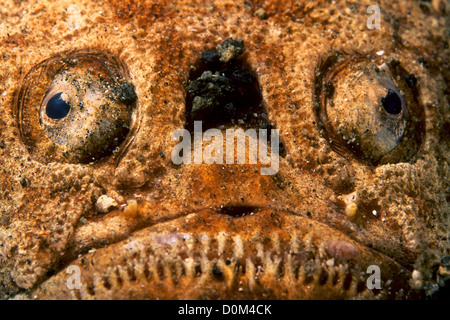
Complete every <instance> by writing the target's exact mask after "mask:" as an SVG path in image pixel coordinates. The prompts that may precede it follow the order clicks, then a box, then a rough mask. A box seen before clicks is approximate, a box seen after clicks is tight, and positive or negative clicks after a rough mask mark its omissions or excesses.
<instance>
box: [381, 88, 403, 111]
mask: <svg viewBox="0 0 450 320" xmlns="http://www.w3.org/2000/svg"><path fill="white" fill-rule="evenodd" d="M381 104H382V105H383V108H384V110H386V112H387V113H390V114H399V113H400V112H401V111H402V100H401V99H400V97H399V96H398V94H397V93H395V92H394V91H392V90H391V89H388V93H387V94H386V96H385V97H384V98H381Z"/></svg>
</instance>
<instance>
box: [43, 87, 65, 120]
mask: <svg viewBox="0 0 450 320" xmlns="http://www.w3.org/2000/svg"><path fill="white" fill-rule="evenodd" d="M61 95H62V92H60V93H57V94H55V95H54V96H53V97H52V98H51V99H50V100H49V101H48V102H47V108H46V109H45V112H46V114H47V116H48V117H49V118H52V119H62V118H64V117H65V116H67V114H68V113H69V111H70V104H69V103H68V102H66V101H64V100H63V98H62V97H61Z"/></svg>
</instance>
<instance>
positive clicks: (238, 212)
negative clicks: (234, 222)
mask: <svg viewBox="0 0 450 320" xmlns="http://www.w3.org/2000/svg"><path fill="white" fill-rule="evenodd" d="M259 210H260V208H258V207H255V206H248V205H243V206H221V207H220V208H219V209H218V210H217V212H218V213H220V214H224V215H227V216H230V217H233V218H240V217H244V216H251V215H253V214H255V213H257V212H258V211H259Z"/></svg>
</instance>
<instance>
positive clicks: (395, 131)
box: [315, 54, 424, 165]
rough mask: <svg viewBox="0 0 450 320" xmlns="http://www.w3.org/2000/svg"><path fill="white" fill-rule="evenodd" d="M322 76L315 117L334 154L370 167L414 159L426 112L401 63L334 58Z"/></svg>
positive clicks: (318, 80)
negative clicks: (339, 154)
mask: <svg viewBox="0 0 450 320" xmlns="http://www.w3.org/2000/svg"><path fill="white" fill-rule="evenodd" d="M317 75H318V76H317V77H316V79H315V80H316V81H315V111H316V116H317V118H318V123H319V125H320V126H321V132H322V133H323V135H324V136H325V137H326V139H327V142H328V143H330V145H331V147H332V148H333V149H334V150H335V151H337V152H338V153H341V154H351V155H352V156H353V157H356V158H357V159H358V160H361V161H363V162H366V163H369V164H371V165H379V164H384V163H397V162H402V161H410V160H412V159H413V157H414V155H415V154H416V153H417V151H418V149H419V147H420V144H421V140H422V138H423V136H424V111H423V107H422V105H421V104H420V100H419V93H418V90H417V88H416V87H415V86H414V87H411V86H408V84H407V82H406V79H407V72H406V71H405V70H404V69H403V68H402V67H401V65H400V64H399V63H398V62H396V61H394V60H392V61H390V62H388V63H386V62H383V61H378V60H377V58H375V57H373V56H361V55H343V54H335V55H333V56H331V57H329V58H328V59H327V60H326V61H324V62H323V63H322V64H321V65H320V67H319V70H318V72H317Z"/></svg>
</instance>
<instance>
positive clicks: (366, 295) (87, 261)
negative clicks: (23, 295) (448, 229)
mask: <svg viewBox="0 0 450 320" xmlns="http://www.w3.org/2000/svg"><path fill="white" fill-rule="evenodd" d="M140 208H141V207H140ZM139 211H141V212H142V211H143V210H142V209H141V210H139ZM118 216H119V215H118V213H117V215H116V216H115V215H114V214H113V215H112V217H111V218H110V219H111V221H113V220H114V217H118ZM111 221H110V223H111ZM110 225H112V224H110ZM103 227H104V226H102V228H101V229H103ZM80 229H81V230H79V231H78V232H76V233H75V235H74V237H73V240H72V242H71V243H70V244H69V246H68V250H67V253H66V255H65V257H64V258H63V259H62V260H61V261H62V262H61V265H60V267H59V268H58V270H57V272H56V273H55V274H54V275H52V276H50V277H49V278H48V279H46V280H45V281H43V282H42V283H40V284H39V285H38V286H37V287H36V288H35V289H34V290H32V291H31V294H30V297H31V298H33V299H398V298H402V299H412V298H414V297H415V294H416V293H415V291H414V290H411V288H410V286H409V284H408V280H409V279H410V278H411V270H410V269H409V268H407V267H405V266H403V265H401V264H400V263H399V262H397V261H395V260H394V259H392V258H391V257H389V256H388V255H386V254H384V253H382V252H379V251H377V250H374V249H373V248H370V247H369V246H366V245H364V244H362V243H361V242H359V241H356V240H355V239H352V238H351V237H349V236H348V235H347V234H346V233H345V232H342V231H339V230H338V229H336V228H334V227H332V226H329V225H327V224H326V223H323V222H320V221H317V220H314V219H311V218H310V217H308V216H305V215H299V214H296V213H293V212H289V211H288V210H285V209H276V208H273V207H258V206H250V205H244V206H242V205H240V206H238V205H227V206H220V207H218V208H204V209H201V210H198V211H197V212H191V213H184V214H174V215H173V216H172V217H171V218H170V219H166V220H165V221H164V220H161V221H158V222H154V223H151V224H148V225H141V226H140V228H136V230H134V231H132V232H130V233H128V235H127V236H125V235H124V236H120V235H119V236H117V237H116V238H115V239H114V240H111V243H103V245H101V246H99V245H98V244H99V242H98V241H99V240H98V239H100V238H101V235H98V234H97V236H93V234H95V227H92V226H90V225H86V226H85V228H84V229H85V230H83V229H82V228H80ZM87 229H89V231H90V232H87ZM125 229H126V228H125ZM99 230H100V228H99ZM92 232H94V233H92ZM84 233H85V234H84ZM125 233H127V232H125ZM87 234H90V236H91V238H92V241H90V242H89V241H88V242H86V241H87V236H86V235H87ZM96 237H97V240H96ZM106 242H108V241H106ZM86 243H89V244H88V245H86ZM370 266H372V267H371V268H372V269H370V268H369V267H370ZM373 266H375V268H378V269H377V270H378V271H379V272H378V275H375V278H374V277H372V278H370V277H371V276H372V275H373V274H372V272H369V270H374V269H373V268H374V267H373ZM376 277H378V279H379V280H380V283H379V285H375V282H374V280H375V279H376Z"/></svg>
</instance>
